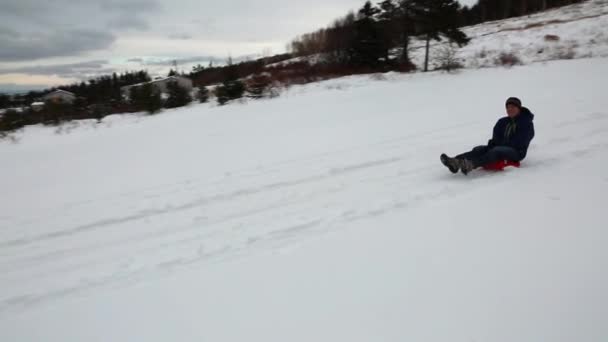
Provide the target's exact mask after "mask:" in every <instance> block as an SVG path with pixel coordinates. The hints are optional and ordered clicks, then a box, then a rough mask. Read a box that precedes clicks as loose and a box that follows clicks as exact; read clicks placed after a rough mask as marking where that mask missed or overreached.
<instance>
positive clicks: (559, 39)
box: [412, 0, 608, 68]
mask: <svg viewBox="0 0 608 342" xmlns="http://www.w3.org/2000/svg"><path fill="white" fill-rule="evenodd" d="M606 26H608V1H607V0H588V1H585V2H582V3H578V4H575V5H570V6H565V7H561V8H556V9H553V10H549V11H546V12H540V13H537V14H533V15H529V16H523V17H518V18H511V19H506V20H499V21H493V22H488V23H483V24H480V25H475V26H471V27H467V28H465V29H464V30H463V31H464V32H465V33H466V34H467V36H469V37H470V38H471V42H470V44H468V45H467V46H465V47H463V48H461V49H458V54H457V57H458V58H459V59H460V60H461V62H462V63H463V65H464V66H465V67H467V68H478V67H493V66H496V65H497V59H498V57H499V56H500V55H501V54H503V53H505V54H512V55H513V56H516V57H517V58H518V59H519V60H520V61H521V63H523V64H529V63H534V62H543V61H548V60H557V59H573V58H589V57H608V30H606ZM412 45H413V46H412V48H413V49H412V60H413V62H414V63H415V64H417V65H420V66H421V65H423V63H424V44H423V43H422V42H417V43H416V42H414V43H413V44H412ZM442 45H445V44H444V43H434V44H433V45H432V49H431V60H432V61H433V64H435V65H436V64H437V59H438V58H437V57H438V56H441V54H442V49H441V46H442Z"/></svg>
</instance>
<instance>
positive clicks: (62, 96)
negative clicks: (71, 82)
mask: <svg viewBox="0 0 608 342" xmlns="http://www.w3.org/2000/svg"><path fill="white" fill-rule="evenodd" d="M42 100H43V101H44V102H47V101H48V102H53V103H69V104H72V103H74V101H76V95H74V93H70V92H69V91H65V90H61V89H59V90H55V91H54V92H51V93H48V94H46V95H44V96H43V97H42Z"/></svg>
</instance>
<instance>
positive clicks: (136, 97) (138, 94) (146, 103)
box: [129, 83, 163, 114]
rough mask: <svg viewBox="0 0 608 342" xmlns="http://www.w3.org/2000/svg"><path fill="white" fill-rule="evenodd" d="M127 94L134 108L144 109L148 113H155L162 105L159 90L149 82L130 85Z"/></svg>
mask: <svg viewBox="0 0 608 342" xmlns="http://www.w3.org/2000/svg"><path fill="white" fill-rule="evenodd" d="M129 95H130V99H131V104H132V105H133V106H134V107H135V110H145V111H147V112H148V113H150V114H155V113H157V112H159V111H160V110H161V108H162V107H163V103H162V99H161V97H160V91H158V89H157V88H156V87H155V86H154V85H152V84H151V83H145V84H143V85H141V86H137V87H132V88H131V89H130V94H129Z"/></svg>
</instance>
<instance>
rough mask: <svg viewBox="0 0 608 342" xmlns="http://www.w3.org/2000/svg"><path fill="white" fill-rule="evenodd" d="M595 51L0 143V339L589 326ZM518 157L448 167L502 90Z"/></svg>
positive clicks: (507, 336)
mask: <svg viewBox="0 0 608 342" xmlns="http://www.w3.org/2000/svg"><path fill="white" fill-rule="evenodd" d="M606 75H608V59H583V60H574V61H559V62H550V63H546V64H540V63H539V64H534V65H531V66H523V67H515V68H512V69H502V68H500V69H480V70H467V71H463V72H462V73H460V74H458V75H447V74H441V73H428V74H412V75H400V74H386V75H382V76H378V75H375V76H359V77H350V78H342V79H336V80H332V81H327V82H322V83H317V84H312V85H308V86H302V87H293V88H291V89H290V90H289V91H288V92H287V93H286V94H284V95H283V96H282V97H280V98H278V99H274V100H271V101H260V102H250V103H248V104H246V105H239V104H235V105H230V106H226V107H207V106H205V105H193V106H191V107H189V108H186V109H181V110H175V111H170V112H167V113H165V114H162V115H159V116H155V117H137V116H127V117H122V118H110V119H108V120H106V121H104V123H102V124H100V125H92V124H86V125H84V126H82V127H78V128H75V129H73V130H72V132H70V133H69V134H55V133H54V130H53V129H50V128H41V127H29V128H28V129H27V130H26V131H25V132H24V133H23V134H22V135H21V139H20V142H19V143H16V144H12V143H7V142H4V143H1V144H0V159H1V160H2V163H3V164H2V168H0V189H1V190H2V192H1V194H0V341H63V342H68V341H146V342H151V341H197V342H199V341H307V342H308V341H452V342H459V341H463V342H464V341H467V342H469V341H491V342H498V341H505V342H506V341H519V342H528V341H530V342H532V341H551V342H557V341H598V342H599V341H606V340H608V326H607V325H606V324H605V323H606V317H608V296H607V294H606V288H608V271H607V270H608V250H607V249H606V246H607V245H608V230H607V229H606V227H607V225H606V222H605V221H606V220H605V216H604V214H605V209H606V193H608V176H607V173H606V169H607V167H608V159H607V156H608V98H607V97H606V96H605V95H606V90H605V89H606V77H605V76H606ZM508 96H520V97H521V98H522V99H523V101H524V103H525V105H527V106H529V107H530V108H531V110H532V111H533V112H534V113H536V121H535V123H536V129H537V137H536V138H535V140H534V142H533V144H532V146H531V149H530V152H529V157H528V159H526V160H525V162H524V163H523V167H522V168H521V169H517V170H508V171H505V172H504V173H487V172H483V171H477V172H474V173H473V174H471V175H469V176H468V177H465V176H463V175H452V174H450V173H449V172H448V171H447V170H446V169H445V168H444V167H443V166H442V165H440V163H439V161H438V156H439V154H440V153H441V152H447V153H449V154H455V153H457V152H461V151H463V150H465V149H468V148H470V147H472V146H474V145H475V144H480V143H484V142H485V141H487V139H488V137H489V134H490V131H491V128H492V125H493V124H494V122H495V120H496V119H497V118H498V117H499V116H501V115H503V111H504V105H503V103H504V100H505V98H506V97H508Z"/></svg>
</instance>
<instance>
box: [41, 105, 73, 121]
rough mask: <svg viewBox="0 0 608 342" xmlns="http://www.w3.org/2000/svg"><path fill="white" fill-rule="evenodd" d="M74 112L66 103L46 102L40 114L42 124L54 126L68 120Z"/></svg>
mask: <svg viewBox="0 0 608 342" xmlns="http://www.w3.org/2000/svg"><path fill="white" fill-rule="evenodd" d="M73 112H74V106H72V105H71V104H70V103H66V102H53V101H47V102H46V103H45V105H44V110H43V111H42V112H41V113H42V123H43V124H45V125H52V126H56V125H59V124H61V123H62V122H63V121H67V120H69V119H70V116H71V115H72V114H73Z"/></svg>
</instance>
